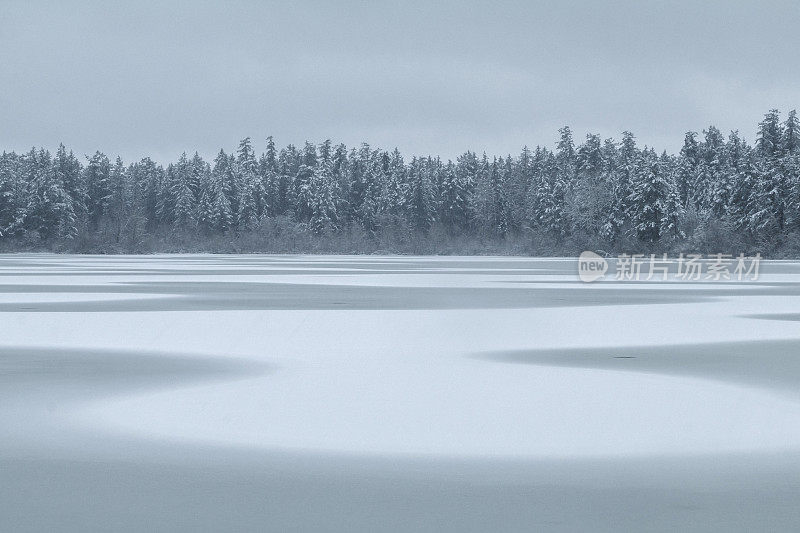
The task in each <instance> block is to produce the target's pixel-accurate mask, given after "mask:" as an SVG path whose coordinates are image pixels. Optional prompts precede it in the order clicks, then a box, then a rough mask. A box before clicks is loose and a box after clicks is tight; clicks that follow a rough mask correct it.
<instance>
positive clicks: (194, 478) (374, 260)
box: [0, 255, 800, 531]
mask: <svg viewBox="0 0 800 533" xmlns="http://www.w3.org/2000/svg"><path fill="white" fill-rule="evenodd" d="M798 296H800V263H796V262H764V263H762V265H761V276H760V277H759V279H758V281H742V282H736V281H724V282H673V281H670V282H657V281H648V282H644V281H643V282H632V281H627V282H617V281H614V279H613V277H611V278H609V279H606V280H604V281H601V282H597V283H592V284H584V283H581V282H580V281H578V279H577V274H576V260H575V259H522V258H519V259H517V258H464V257H461V258H458V257H454V258H449V257H448V258H442V257H435V258H415V257H377V256H367V257H349V256H333V257H331V256H208V255H181V256H115V257H105V256H56V255H6V256H0V530H2V531H49V530H67V531H89V530H103V531H141V530H151V531H174V530H179V531H223V530H236V531H257V530H263V531H362V530H363V531H536V530H547V531H553V530H554V531H620V530H630V531H672V530H676V529H680V530H684V531H797V530H800V506H798V505H797V502H798V501H800V327H799V326H800V324H799V323H798V321H800V299H799V298H798Z"/></svg>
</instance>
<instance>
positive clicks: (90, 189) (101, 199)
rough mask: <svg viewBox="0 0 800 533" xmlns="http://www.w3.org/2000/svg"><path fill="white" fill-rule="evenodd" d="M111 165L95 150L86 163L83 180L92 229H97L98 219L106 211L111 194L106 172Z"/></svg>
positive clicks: (107, 172) (106, 158)
mask: <svg viewBox="0 0 800 533" xmlns="http://www.w3.org/2000/svg"><path fill="white" fill-rule="evenodd" d="M110 168H111V165H110V163H109V161H108V157H106V156H105V155H104V154H102V153H100V152H96V153H95V154H94V155H93V156H92V157H91V158H90V159H89V163H88V164H87V165H86V169H85V170H84V181H85V183H86V192H87V197H86V210H87V214H88V217H89V222H90V224H91V226H92V228H93V229H97V227H98V225H99V223H100V219H101V218H102V217H103V215H105V214H106V212H107V211H108V200H109V197H110V196H111V190H110V187H109V180H108V174H109V171H110Z"/></svg>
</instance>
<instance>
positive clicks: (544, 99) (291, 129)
mask: <svg viewBox="0 0 800 533" xmlns="http://www.w3.org/2000/svg"><path fill="white" fill-rule="evenodd" d="M799 51H800V2H796V1H793V0H786V1H776V2H755V1H752V0H750V1H746V2H744V1H743V2H735V1H733V0H730V1H719V2H716V1H698V0H693V1H686V2H684V1H673V2H655V1H653V2H646V1H643V0H633V1H624V2H623V1H620V2H601V1H580V2H578V1H576V2H568V1H557V2H556V1H554V2H540V3H536V2H532V1H519V2H507V3H501V2H485V3H484V2H470V1H462V2H452V3H449V2H440V3H437V5H435V6H433V5H429V2H409V1H403V2H399V1H398V2H393V3H389V2H378V1H373V2H363V3H356V2H343V1H340V2H308V3H303V2H285V3H280V4H277V3H276V4H268V3H267V2H235V1H231V0H227V1H225V2H169V1H167V0H165V1H163V2H153V3H148V2H125V3H119V4H115V3H112V2H108V1H95V2H69V1H62V2H53V3H36V2H30V1H26V2H17V1H16V0H0V149H13V150H17V151H20V150H25V149H28V148H30V147H31V146H32V145H36V146H45V147H48V148H55V147H56V146H57V145H58V143H59V142H63V143H64V144H66V145H67V146H68V147H70V148H72V149H74V150H75V152H76V153H79V154H81V155H82V154H88V153H93V152H94V151H95V150H97V149H99V150H102V151H104V152H106V153H107V154H108V155H111V156H114V155H121V156H122V157H123V158H124V159H125V160H126V161H131V160H133V159H139V158H141V157H143V156H145V155H150V156H153V157H154V158H155V159H158V160H160V161H162V162H163V161H167V160H172V159H175V158H176V157H177V156H178V155H179V154H180V153H181V152H182V151H191V152H193V151H194V150H198V151H199V152H200V153H201V154H202V155H204V156H213V155H214V154H215V153H216V152H217V151H218V150H219V148H221V147H223V148H225V149H226V150H229V149H232V148H235V146H236V144H237V143H238V140H239V139H241V138H242V137H245V136H250V137H252V138H253V141H254V143H255V145H256V148H257V151H261V150H262V149H263V146H264V139H265V138H266V136H267V135H273V136H274V137H275V140H276V142H277V143H278V144H279V145H280V146H283V145H285V144H288V143H295V144H302V143H303V142H304V141H305V140H311V141H313V142H320V141H322V140H324V139H326V138H331V139H333V140H334V141H337V142H338V141H341V142H345V143H346V144H348V145H350V146H352V145H355V144H357V143H359V142H361V141H368V142H370V143H371V144H372V145H373V146H376V147H382V148H394V147H395V146H396V147H398V148H400V149H401V150H402V151H403V152H404V153H406V154H409V155H410V154H440V155H442V156H444V157H455V156H456V155H457V154H458V153H461V152H463V151H464V150H466V149H472V150H476V151H478V152H482V151H486V152H487V153H489V154H496V155H502V154H506V153H514V154H516V153H518V152H519V150H520V148H521V147H522V146H523V145H525V144H527V145H529V146H535V145H537V144H542V145H547V146H554V145H555V141H556V136H557V129H558V128H559V127H560V126H562V125H564V124H568V125H570V126H571V127H572V128H573V130H574V131H575V137H576V140H580V139H582V138H583V137H584V135H585V134H586V133H587V132H595V133H599V134H601V135H602V136H603V137H609V136H613V137H615V138H619V136H620V135H619V134H620V132H621V131H623V130H625V129H628V130H631V131H633V132H634V134H635V135H636V136H637V138H638V139H639V143H640V144H648V145H651V146H654V147H656V148H657V149H658V150H661V149H667V150H669V151H677V150H678V149H680V145H681V141H682V139H683V134H684V132H686V131H687V130H696V131H700V130H702V129H703V128H705V127H707V126H708V125H709V124H714V125H716V126H718V127H719V128H720V129H722V130H723V131H724V132H725V133H727V132H728V131H729V130H731V129H739V130H740V131H741V133H742V134H743V135H744V136H745V137H746V138H747V139H748V140H750V141H752V140H753V138H754V134H755V128H756V124H757V122H758V121H759V120H760V118H761V116H762V115H763V113H764V112H766V111H767V110H769V109H770V108H773V107H777V108H779V109H781V110H782V111H783V112H784V115H785V113H786V111H788V110H789V109H792V108H794V107H795V106H798V105H799V104H800V67H799V66H798V65H800V62H799V61H798V59H799V58H800V52H799Z"/></svg>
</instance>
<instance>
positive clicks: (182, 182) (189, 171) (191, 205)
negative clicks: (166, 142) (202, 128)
mask: <svg viewBox="0 0 800 533" xmlns="http://www.w3.org/2000/svg"><path fill="white" fill-rule="evenodd" d="M193 180H194V169H193V168H192V164H191V163H190V162H189V159H188V158H187V156H186V152H184V153H183V154H182V155H181V157H180V159H178V163H177V164H176V165H174V166H173V168H172V179H171V181H170V188H171V195H170V196H171V198H172V219H173V220H174V222H175V224H176V225H177V226H178V227H181V228H191V227H194V225H195V222H196V217H197V204H196V203H195V195H194V194H195V193H194V192H193V191H192V182H193Z"/></svg>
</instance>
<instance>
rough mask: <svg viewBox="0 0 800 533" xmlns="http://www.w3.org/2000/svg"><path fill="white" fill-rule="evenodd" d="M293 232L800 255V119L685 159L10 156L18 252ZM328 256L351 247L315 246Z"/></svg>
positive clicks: (572, 146)
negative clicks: (159, 160) (134, 159)
mask: <svg viewBox="0 0 800 533" xmlns="http://www.w3.org/2000/svg"><path fill="white" fill-rule="evenodd" d="M287 235H291V236H292V238H298V236H302V237H303V239H301V240H299V241H297V242H299V243H301V244H299V245H297V246H295V247H294V248H295V249H293V251H314V250H316V249H325V250H328V251H341V252H349V251H353V246H352V243H353V242H355V241H354V239H355V237H353V236H354V235H355V236H357V237H358V242H360V243H361V244H360V245H359V246H358V247H357V251H369V250H370V248H372V249H383V250H386V251H404V250H405V249H411V250H413V249H414V247H413V246H411V248H408V246H406V248H403V246H401V243H406V245H408V243H412V244H413V243H415V242H417V243H419V242H426V243H428V245H429V246H428V248H426V249H425V250H426V251H430V252H447V251H453V248H452V246H449V245H448V243H452V242H460V243H465V242H470V243H473V246H471V247H463V248H462V249H461V250H460V251H465V250H467V251H471V252H476V251H477V252H480V251H483V250H486V251H492V250H494V251H497V250H498V247H497V246H498V243H514V244H515V248H511V250H512V251H518V252H519V251H521V252H523V253H546V252H557V253H574V252H578V251H580V250H581V249H596V250H602V251H605V252H607V253H611V252H620V251H628V250H630V251H646V250H656V249H658V250H663V251H674V250H684V249H686V250H688V249H698V248H706V249H709V250H711V251H714V252H740V251H760V252H762V253H770V252H776V251H780V250H782V249H790V251H791V250H793V249H794V248H792V247H795V248H796V249H797V251H800V238H798V235H800V121H798V117H797V114H796V113H795V111H792V112H790V113H789V114H788V116H787V117H786V119H785V120H781V117H780V114H779V112H778V111H777V110H771V111H770V112H769V113H767V114H766V115H765V116H764V119H763V120H762V121H761V122H760V124H759V127H758V135H757V139H756V141H755V143H754V145H750V144H748V143H747V142H746V141H745V140H744V139H742V138H741V137H740V136H739V134H738V133H737V132H735V131H734V132H731V133H730V134H729V135H728V136H727V138H725V137H724V136H723V134H722V133H721V132H720V131H719V129H717V128H716V127H714V126H710V127H709V128H708V129H706V130H703V131H702V133H700V134H698V133H696V132H689V133H687V134H686V136H685V139H684V142H683V147H682V149H681V150H680V153H678V154H675V155H670V154H667V153H666V152H663V153H661V154H658V153H657V152H656V151H655V150H654V149H653V148H649V147H642V148H640V147H639V146H637V143H636V139H635V138H634V136H633V134H631V133H630V132H623V133H622V138H621V141H619V142H617V141H615V140H613V139H601V138H600V136H598V135H594V134H588V135H587V136H586V138H585V140H583V142H581V143H580V144H576V143H575V141H574V140H573V134H572V131H571V130H570V128H569V127H564V128H561V129H560V130H559V139H558V142H557V144H556V146H555V148H554V149H549V148H547V147H541V146H537V147H536V148H535V149H529V148H527V147H526V148H524V149H523V150H522V152H521V153H520V154H519V155H517V156H511V155H508V156H505V157H491V158H490V157H488V156H487V155H486V154H485V153H484V154H482V155H478V154H476V153H474V152H469V151H468V152H465V153H464V154H462V155H460V156H458V157H457V158H456V160H455V161H451V160H448V161H443V160H442V159H440V158H438V157H430V156H429V157H412V158H411V159H410V160H407V159H405V158H404V157H403V155H402V154H401V153H400V152H399V151H398V150H397V149H395V150H394V151H385V150H380V149H374V148H372V147H370V146H369V145H368V144H362V145H361V146H360V147H358V148H352V149H348V148H347V147H345V146H344V145H343V144H333V143H332V142H331V141H330V140H327V141H325V142H323V143H322V144H320V145H315V144H312V143H308V142H307V143H305V145H304V146H303V147H296V146H293V145H289V146H286V147H285V148H281V149H278V148H276V146H275V143H274V141H273V139H272V138H271V137H268V138H267V142H266V147H265V150H264V152H263V153H262V154H260V155H257V154H256V152H255V150H254V148H253V145H252V142H251V140H250V139H249V138H245V139H244V140H242V141H241V142H240V143H239V146H238V148H237V149H236V150H235V151H233V152H232V153H226V152H225V151H224V150H220V152H219V153H218V154H217V156H216V157H215V158H214V160H213V161H210V162H209V161H206V160H204V159H203V158H202V157H201V156H200V155H198V154H197V153H195V154H194V155H193V156H189V155H188V154H186V153H184V154H183V155H181V157H180V158H179V159H178V160H177V161H175V162H172V163H169V164H167V165H166V166H164V165H162V164H159V163H157V162H155V161H153V160H152V159H150V158H144V159H142V160H141V161H138V162H135V163H132V164H128V165H126V164H125V163H124V162H123V161H122V160H121V159H120V158H119V157H117V158H116V159H115V160H113V161H112V160H111V159H109V158H108V157H107V156H106V155H104V154H103V153H101V152H96V153H95V154H94V155H91V156H87V157H85V161H81V160H80V159H79V158H78V157H77V156H76V155H75V154H73V153H72V152H70V151H68V150H67V149H66V148H65V147H64V146H63V145H61V146H59V147H58V150H57V151H56V152H55V154H51V153H50V152H49V151H47V150H45V149H43V148H39V149H36V148H32V149H31V150H30V151H29V152H27V153H22V154H17V153H15V152H3V154H2V157H0V244H4V248H3V249H6V250H9V249H23V248H25V249H27V248H31V247H33V248H36V247H38V248H45V249H59V250H77V251H154V250H157V249H162V250H181V249H183V248H185V247H188V248H190V249H198V250H206V251H230V249H229V248H226V247H224V246H222V245H221V244H220V243H231V242H234V243H235V242H236V241H237V240H242V241H243V242H244V241H246V240H247V239H250V241H248V242H251V243H258V244H253V245H252V246H251V247H250V248H251V249H250V250H249V251H258V250H259V249H263V250H262V251H275V250H277V249H278V248H276V247H275V246H272V245H271V244H270V243H271V242H272V241H280V240H281V239H286V238H287V237H286V236H287ZM342 236H349V238H350V240H348V239H343V238H342ZM156 238H157V239H158V241H157V242H158V243H160V245H158V246H157V245H153V244H152V243H153V242H156V241H155V240H154V239H156ZM254 238H255V240H254ZM325 242H328V243H332V242H335V243H339V244H337V245H336V246H339V247H341V249H338V250H337V249H331V246H328V247H327V248H326V247H325V246H322V248H319V247H317V248H314V247H313V246H311V244H309V243H317V244H318V245H319V243H325ZM147 243H150V245H148V244H147ZM170 243H172V244H170ZM187 243H190V244H187ZM192 243H193V244H192ZM204 243H205V244H204ZM303 243H305V244H303ZM347 243H349V244H347ZM475 243H478V244H475ZM715 246H716V247H717V249H713V248H714V247H715ZM348 247H349V248H348ZM733 247H738V249H736V250H733V249H732V248H733ZM218 248H220V249H218ZM303 248H311V249H303ZM334 248H335V246H334ZM726 248H728V249H726ZM712 249H713V250H712ZM456 251H459V250H456ZM792 253H796V252H792Z"/></svg>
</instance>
